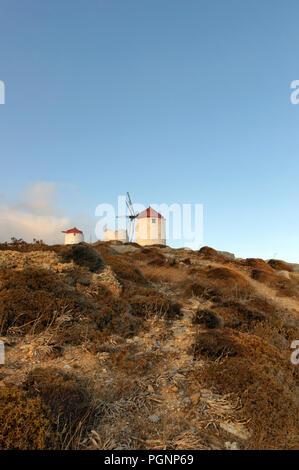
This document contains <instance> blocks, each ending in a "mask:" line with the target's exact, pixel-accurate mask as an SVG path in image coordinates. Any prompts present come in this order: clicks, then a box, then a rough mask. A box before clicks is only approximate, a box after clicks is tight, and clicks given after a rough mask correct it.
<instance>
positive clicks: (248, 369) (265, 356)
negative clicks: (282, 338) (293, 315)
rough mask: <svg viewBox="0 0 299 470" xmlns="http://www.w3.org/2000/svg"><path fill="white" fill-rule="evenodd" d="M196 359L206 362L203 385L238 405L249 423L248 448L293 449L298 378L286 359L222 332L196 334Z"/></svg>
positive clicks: (259, 342) (262, 344)
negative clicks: (229, 398)
mask: <svg viewBox="0 0 299 470" xmlns="http://www.w3.org/2000/svg"><path fill="white" fill-rule="evenodd" d="M194 355H195V358H197V359H198V358H200V357H205V358H207V359H208V360H209V361H210V362H209V364H207V365H206V366H205V368H204V369H203V370H202V372H201V375H200V379H201V380H202V381H203V383H204V384H205V385H206V384H208V386H211V387H214V388H215V389H216V390H217V391H218V392H220V393H222V394H225V393H228V394H233V395H235V396H236V397H239V398H240V399H241V403H242V406H243V408H242V411H243V415H244V417H246V418H247V419H249V420H250V431H251V438H250V440H249V441H248V443H247V448H255V449H275V448H280V449H287V448H293V446H294V445H295V442H296V439H297V431H298V419H299V407H298V404H296V395H295V393H296V392H295V390H296V388H295V387H296V377H297V379H298V373H297V372H296V369H295V368H294V367H293V366H292V365H291V363H290V360H289V357H288V356H287V355H286V354H282V353H281V352H280V351H279V350H278V349H277V348H275V347H274V346H272V345H270V344H269V343H267V342H266V341H263V340H262V339H261V338H257V337H255V336H252V335H249V334H246V333H240V332H235V331H232V330H230V329H227V328H226V329H224V330H222V331H217V330H215V331H209V332H205V333H199V334H198V336H197V338H196V343H195V346H194Z"/></svg>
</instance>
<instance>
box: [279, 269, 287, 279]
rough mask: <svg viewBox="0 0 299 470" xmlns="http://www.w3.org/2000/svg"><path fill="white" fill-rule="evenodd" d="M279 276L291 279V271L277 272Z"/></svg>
mask: <svg viewBox="0 0 299 470" xmlns="http://www.w3.org/2000/svg"><path fill="white" fill-rule="evenodd" d="M277 274H278V275H279V276H283V277H286V278H287V279H290V273H289V271H277Z"/></svg>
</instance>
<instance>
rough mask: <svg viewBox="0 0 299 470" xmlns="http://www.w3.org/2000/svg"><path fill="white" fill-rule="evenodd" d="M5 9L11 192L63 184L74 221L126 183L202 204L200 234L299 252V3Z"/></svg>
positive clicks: (91, 1) (32, 1) (4, 185)
mask: <svg viewBox="0 0 299 470" xmlns="http://www.w3.org/2000/svg"><path fill="white" fill-rule="evenodd" d="M0 9H1V10H0V11H1V16H0V80H3V81H4V82H5V85H6V104H5V105H0V155H1V187H0V193H1V194H3V195H4V196H3V198H4V199H5V200H8V199H10V200H13V199H14V198H17V194H20V192H22V191H23V190H25V189H26V187H27V186H28V185H29V184H31V183H34V182H37V181H45V182H54V183H57V184H59V185H61V187H63V188H68V187H70V186H74V187H76V188H78V191H79V192H80V197H77V196H75V197H74V198H72V197H71V195H70V192H67V191H66V192H65V191H62V196H63V195H64V194H66V193H67V194H66V195H65V197H62V198H61V200H60V201H59V204H60V207H61V210H62V211H63V214H64V215H65V216H68V215H69V214H72V213H75V211H76V210H78V211H81V212H82V213H87V214H90V215H92V214H93V213H94V210H95V207H96V206H97V204H99V203H101V202H108V203H114V202H115V200H116V197H117V195H119V194H125V192H126V191H127V190H129V191H130V192H131V195H132V198H134V200H135V201H136V202H140V203H144V204H145V205H148V204H149V203H158V204H160V203H168V204H171V203H175V202H176V203H202V204H203V205H204V244H207V245H209V246H213V247H214V248H217V249H222V250H228V251H232V252H234V253H236V254H237V255H238V256H244V257H248V256H254V257H263V258H269V257H273V256H274V255H275V257H277V258H283V259H288V260H290V261H294V262H296V261H297V262H299V214H298V202H299V185H298V173H299V105H297V106H295V105H292V104H291V103H290V93H291V90H290V83H291V82H292V81H293V80H296V79H298V80H299V61H298V55H299V53H298V44H299V27H298V18H299V3H298V0H286V1H284V2H282V1H281V0H247V1H245V0H225V1H224V0H88V1H86V0H84V1H83V0H74V1H70V0H59V1H58V0H52V1H47V2H46V1H41V0H26V1H22V2H21V1H20V0H0ZM74 206H75V207H74ZM1 223H3V222H2V221H1Z"/></svg>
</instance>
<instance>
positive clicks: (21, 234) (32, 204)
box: [0, 182, 70, 243]
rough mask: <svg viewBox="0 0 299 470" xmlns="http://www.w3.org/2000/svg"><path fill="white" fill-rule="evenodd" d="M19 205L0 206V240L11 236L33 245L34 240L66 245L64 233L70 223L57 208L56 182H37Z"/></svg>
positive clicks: (27, 191)
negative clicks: (64, 243)
mask: <svg viewBox="0 0 299 470" xmlns="http://www.w3.org/2000/svg"><path fill="white" fill-rule="evenodd" d="M20 199H21V201H20V202H18V203H17V204H8V203H7V201H6V200H5V199H4V201H5V204H3V198H2V204H0V241H1V242H3V241H10V239H11V237H15V238H22V239H23V240H25V241H27V242H31V241H32V240H33V238H36V239H38V240H40V239H41V240H43V241H44V242H46V243H63V240H64V237H63V234H62V233H61V231H62V230H65V229H66V228H69V225H70V221H69V219H68V218H67V217H63V216H62V214H61V211H60V210H59V209H58V207H57V199H58V189H57V185H56V184H55V183H51V182H37V183H34V184H32V185H31V186H29V188H28V189H27V190H26V191H25V192H24V194H23V195H22V197H21V198H20Z"/></svg>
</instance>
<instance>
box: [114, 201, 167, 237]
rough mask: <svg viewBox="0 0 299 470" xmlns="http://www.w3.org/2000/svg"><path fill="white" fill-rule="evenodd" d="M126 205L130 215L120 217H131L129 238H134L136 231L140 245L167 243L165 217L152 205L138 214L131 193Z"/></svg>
mask: <svg viewBox="0 0 299 470" xmlns="http://www.w3.org/2000/svg"><path fill="white" fill-rule="evenodd" d="M126 205H127V208H128V210H129V215H125V216H118V217H126V218H127V219H129V225H128V235H129V240H130V241H132V240H133V238H134V232H136V243H138V244H139V245H142V246H145V245H156V244H158V245H165V244H166V229H165V223H166V220H165V218H164V217H163V216H162V215H161V214H159V212H157V211H155V210H154V209H153V208H152V207H148V208H147V209H145V210H144V211H142V212H140V213H139V214H136V213H135V210H134V206H133V204H132V201H131V197H130V194H129V193H127V198H126ZM135 225H136V227H135Z"/></svg>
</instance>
